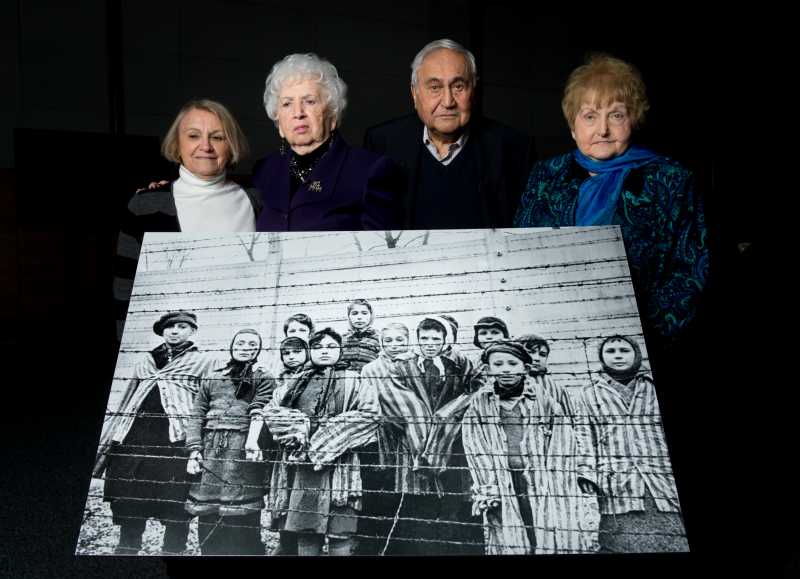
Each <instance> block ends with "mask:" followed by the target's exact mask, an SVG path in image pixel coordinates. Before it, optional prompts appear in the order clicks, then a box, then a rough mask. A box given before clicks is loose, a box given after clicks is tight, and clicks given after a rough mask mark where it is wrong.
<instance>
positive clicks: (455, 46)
mask: <svg viewBox="0 0 800 579" xmlns="http://www.w3.org/2000/svg"><path fill="white" fill-rule="evenodd" d="M443 48H446V49H447V50H453V51H455V52H458V53H459V54H462V55H463V56H464V59H465V60H466V61H467V75H468V76H469V79H467V80H469V82H470V83H471V84H472V86H473V87H474V86H475V84H476V83H477V82H478V66H477V65H476V64H475V56H473V54H472V53H471V52H470V51H469V50H467V49H466V48H464V47H463V46H461V45H460V44H459V43H458V42H456V41H455V40H450V39H449V38H440V39H439V40H434V41H433V42H429V43H428V44H426V45H425V46H423V47H422V50H420V51H419V52H418V53H417V55H416V56H415V57H414V60H412V61H411V85H412V86H417V72H418V71H419V68H420V67H421V66H422V61H423V60H425V57H426V56H428V55H429V54H430V53H431V52H435V51H436V50H441V49H443Z"/></svg>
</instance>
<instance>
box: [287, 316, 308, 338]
mask: <svg viewBox="0 0 800 579" xmlns="http://www.w3.org/2000/svg"><path fill="white" fill-rule="evenodd" d="M310 334H311V328H309V327H308V326H307V325H305V324H301V323H300V322H298V321H297V320H292V321H291V322H289V325H288V326H286V337H287V338H288V337H289V336H297V337H298V338H302V340H303V341H304V342H306V343H308V336H309V335H310Z"/></svg>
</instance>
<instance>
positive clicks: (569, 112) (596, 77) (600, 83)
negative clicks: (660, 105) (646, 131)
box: [561, 53, 650, 130]
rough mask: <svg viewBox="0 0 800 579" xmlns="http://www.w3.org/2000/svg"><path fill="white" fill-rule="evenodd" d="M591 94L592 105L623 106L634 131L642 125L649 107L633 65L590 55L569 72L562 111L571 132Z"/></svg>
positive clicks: (607, 57)
mask: <svg viewBox="0 0 800 579" xmlns="http://www.w3.org/2000/svg"><path fill="white" fill-rule="evenodd" d="M590 92H593V93H594V100H595V102H594V103H592V104H595V105H600V106H604V105H609V104H611V103H613V102H615V101H620V102H622V103H625V106H626V107H627V109H628V116H629V117H630V120H631V126H632V127H633V128H636V127H638V126H639V125H640V124H641V123H643V122H644V115H645V112H647V110H648V109H649V108H650V103H649V102H648V101H647V95H646V93H645V87H644V81H643V80H642V75H641V74H640V73H639V71H638V70H637V69H636V67H634V66H633V65H632V64H628V63H627V62H625V61H624V60H620V59H619V58H614V57H613V56H611V55H608V54H603V53H594V54H590V55H589V57H588V58H587V59H586V62H585V63H584V64H582V65H581V66H579V67H578V68H576V69H575V70H573V71H572V73H571V74H570V75H569V78H568V79H567V84H566V86H565V87H564V96H563V98H562V99H561V110H562V111H563V113H564V118H565V119H566V120H567V124H568V125H569V128H570V129H571V130H574V129H575V117H577V116H578V111H579V110H580V107H581V105H582V104H583V103H584V102H586V96H587V94H588V93H590Z"/></svg>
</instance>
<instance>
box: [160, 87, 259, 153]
mask: <svg viewBox="0 0 800 579" xmlns="http://www.w3.org/2000/svg"><path fill="white" fill-rule="evenodd" d="M193 110H201V111H208V112H209V113H213V114H215V115H217V118H218V119H219V122H220V123H221V124H222V131H223V132H224V133H225V138H226V139H227V141H228V146H229V147H230V149H231V160H230V161H229V163H228V164H229V165H235V164H236V163H238V162H239V161H240V160H242V159H244V158H245V157H247V154H248V153H249V146H248V144H247V137H245V135H244V131H242V128H241V127H240V126H239V123H237V122H236V119H235V118H234V117H233V115H232V114H231V112H230V111H229V110H228V109H227V108H226V107H225V105H223V104H222V103H219V102H217V101H212V100H210V99H197V100H191V101H189V102H188V103H186V104H185V105H183V108H181V110H180V111H178V115H177V116H176V117H175V120H174V121H172V125H171V126H170V128H169V130H168V131H167V134H166V135H165V136H164V140H163V141H162V142H161V154H162V155H163V156H164V158H165V159H167V160H168V161H172V162H173V163H177V164H180V163H181V150H180V143H179V140H178V136H179V135H178V133H179V129H180V125H181V121H183V117H185V116H186V115H187V114H188V113H189V111H193Z"/></svg>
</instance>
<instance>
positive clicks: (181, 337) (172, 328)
mask: <svg viewBox="0 0 800 579" xmlns="http://www.w3.org/2000/svg"><path fill="white" fill-rule="evenodd" d="M192 334H194V326H192V325H191V324H187V323H186V322H177V323H174V324H171V325H169V326H167V327H165V328H164V333H163V337H164V342H166V344H167V345H168V346H172V347H174V346H178V345H180V344H183V343H184V342H185V341H186V340H188V339H189V338H190V337H191V336H192Z"/></svg>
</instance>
